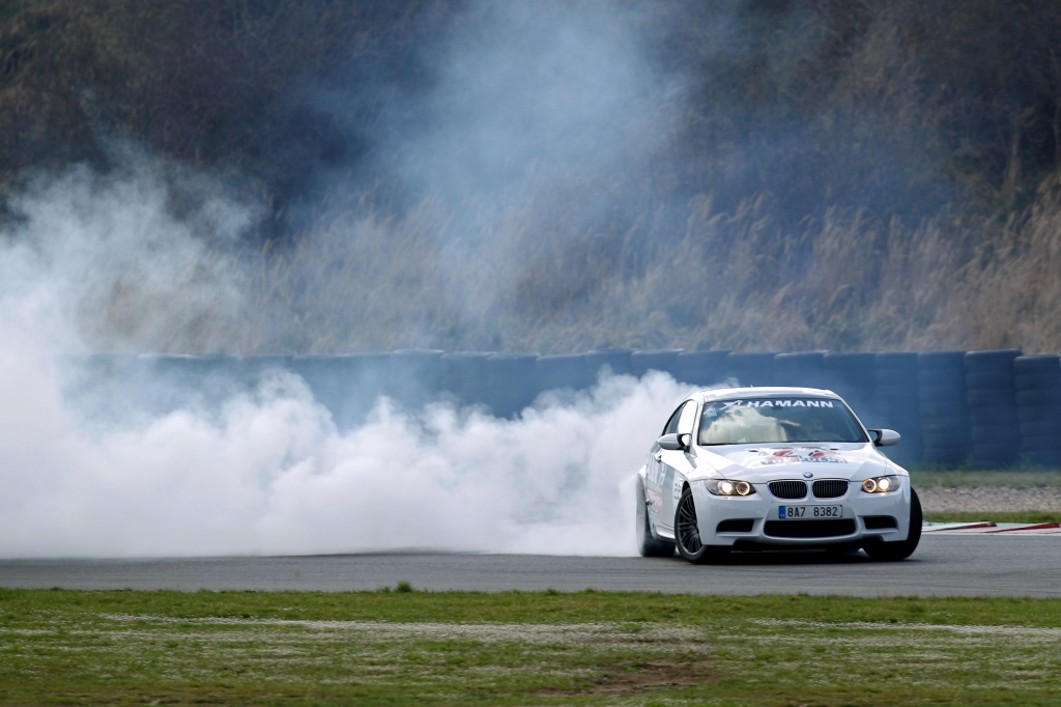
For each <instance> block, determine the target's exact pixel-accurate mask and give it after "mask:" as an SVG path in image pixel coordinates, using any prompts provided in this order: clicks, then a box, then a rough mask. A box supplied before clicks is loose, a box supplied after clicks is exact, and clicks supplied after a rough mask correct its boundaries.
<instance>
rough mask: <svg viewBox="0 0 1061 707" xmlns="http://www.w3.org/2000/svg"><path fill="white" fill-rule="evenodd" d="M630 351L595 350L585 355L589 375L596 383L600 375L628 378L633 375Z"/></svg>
mask: <svg viewBox="0 0 1061 707" xmlns="http://www.w3.org/2000/svg"><path fill="white" fill-rule="evenodd" d="M633 353H634V352H633V351H632V350H630V349H597V350H596V351H590V352H588V353H586V354H584V355H585V357H586V366H587V367H588V368H589V374H590V376H591V377H592V379H593V382H594V383H596V382H597V380H598V379H599V378H600V377H601V376H602V375H607V374H611V375H614V376H628V375H630V374H631V373H633V368H632V366H631V363H630V361H631V357H632V356H633Z"/></svg>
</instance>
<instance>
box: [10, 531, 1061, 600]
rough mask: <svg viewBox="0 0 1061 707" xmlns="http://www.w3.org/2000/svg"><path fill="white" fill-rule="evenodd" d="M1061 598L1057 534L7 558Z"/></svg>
mask: <svg viewBox="0 0 1061 707" xmlns="http://www.w3.org/2000/svg"><path fill="white" fill-rule="evenodd" d="M400 582H409V583H410V584H411V585H412V587H413V588H414V589H426V590H436V591H440V590H463V591H484V592H494V591H504V590H509V589H520V590H544V589H549V588H552V589H556V590H560V591H580V590H583V589H587V588H593V589H599V590H606V591H654V592H664V593H694V594H733V595H739V594H761V593H781V594H792V593H800V592H803V593H807V594H839V595H848V596H864V597H873V596H944V595H965V596H1014V597H1061V537H1059V536H1057V535H1053V536H1050V535H1008V536H1007V535H928V536H926V537H924V538H922V541H921V545H920V547H919V548H918V550H917V552H916V553H914V555H913V557H911V558H910V559H908V560H906V561H903V562H897V563H890V562H874V561H871V560H870V559H869V558H867V557H866V556H865V555H864V554H862V553H858V554H855V555H848V556H841V557H826V556H821V555H816V554H801V555H789V554H777V555H766V554H744V555H735V556H733V557H732V558H731V559H729V560H727V561H725V562H723V563H721V564H713V565H704V566H694V565H690V564H688V563H686V562H684V561H683V560H680V559H678V558H677V557H675V558H673V559H644V558H640V557H553V556H545V555H474V554H449V553H424V552H408V553H388V554H365V555H328V556H309V557H217V558H190V559H137V560H117V559H101V560H85V559H73V560H0V586H2V587H9V588H13V587H36V588H52V587H62V588H71V589H176V590H184V591H193V590H198V589H209V590H226V589H245V590H263V591H268V590H304V591H316V590H320V591H350V590H374V589H381V588H384V587H391V588H394V587H396V586H397V585H398V583H400Z"/></svg>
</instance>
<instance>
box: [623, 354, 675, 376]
mask: <svg viewBox="0 0 1061 707" xmlns="http://www.w3.org/2000/svg"><path fill="white" fill-rule="evenodd" d="M681 352H682V351H681V349H654V350H647V351H646V350H639V351H634V352H633V353H632V354H630V373H631V375H633V376H635V377H637V378H641V377H643V376H644V375H645V374H646V373H648V372H649V371H660V372H661V373H666V374H668V375H670V376H673V377H677V375H678V355H679V354H681Z"/></svg>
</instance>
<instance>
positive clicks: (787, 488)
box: [769, 481, 807, 498]
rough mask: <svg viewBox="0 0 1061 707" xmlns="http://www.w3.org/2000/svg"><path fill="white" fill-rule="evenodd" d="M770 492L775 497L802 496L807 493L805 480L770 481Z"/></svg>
mask: <svg viewBox="0 0 1061 707" xmlns="http://www.w3.org/2000/svg"><path fill="white" fill-rule="evenodd" d="M769 485H770V493H772V494H774V496H775V497H776V498H803V497H804V496H806V495H807V482H806V481H771V482H770V484H769Z"/></svg>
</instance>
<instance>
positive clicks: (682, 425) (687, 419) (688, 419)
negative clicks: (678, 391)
mask: <svg viewBox="0 0 1061 707" xmlns="http://www.w3.org/2000/svg"><path fill="white" fill-rule="evenodd" d="M695 427H696V403H694V402H693V401H692V400H690V401H688V402H687V403H685V407H683V408H682V412H681V415H679V416H678V434H686V433H688V434H692V432H693V428H695Z"/></svg>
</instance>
